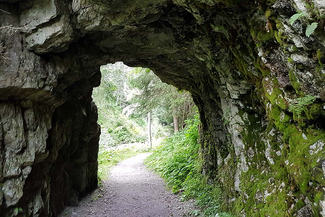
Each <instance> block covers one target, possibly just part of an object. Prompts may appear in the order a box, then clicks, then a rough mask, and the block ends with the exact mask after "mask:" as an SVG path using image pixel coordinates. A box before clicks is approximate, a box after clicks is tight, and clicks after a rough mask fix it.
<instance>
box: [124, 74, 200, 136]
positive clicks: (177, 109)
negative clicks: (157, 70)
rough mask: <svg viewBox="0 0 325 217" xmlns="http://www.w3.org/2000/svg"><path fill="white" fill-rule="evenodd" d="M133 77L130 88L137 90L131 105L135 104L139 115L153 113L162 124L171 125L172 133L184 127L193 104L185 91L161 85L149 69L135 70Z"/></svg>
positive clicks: (191, 111)
mask: <svg viewBox="0 0 325 217" xmlns="http://www.w3.org/2000/svg"><path fill="white" fill-rule="evenodd" d="M132 72H133V73H134V75H135V77H132V79H130V80H129V82H130V86H132V87H134V88H138V89H139V90H140V93H139V94H138V95H135V97H134V98H133V103H137V104H138V107H137V110H136V112H137V113H138V114H139V115H144V114H147V113H148V112H150V111H153V110H154V111H155V114H156V115H157V116H158V118H159V120H160V121H161V122H162V123H165V124H169V123H173V126H174V132H177V131H178V130H179V128H183V127H184V126H185V120H186V119H187V118H188V117H189V116H191V115H193V114H194V109H195V107H194V103H193V100H192V97H191V95H190V94H189V93H188V92H187V91H180V90H178V89H177V88H175V87H174V86H172V85H168V84H166V83H163V82H162V81H161V80H160V79H159V78H158V77H157V76H156V75H155V74H154V73H153V72H152V71H151V70H150V69H146V68H136V69H134V70H133V71H132Z"/></svg>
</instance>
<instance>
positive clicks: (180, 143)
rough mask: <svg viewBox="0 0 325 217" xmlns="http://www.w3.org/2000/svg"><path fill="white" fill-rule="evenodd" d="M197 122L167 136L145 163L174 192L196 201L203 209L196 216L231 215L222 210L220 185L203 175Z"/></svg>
mask: <svg viewBox="0 0 325 217" xmlns="http://www.w3.org/2000/svg"><path fill="white" fill-rule="evenodd" d="M198 123H199V119H198V116H196V117H195V118H194V119H193V120H189V121H188V122H187V127H186V128H185V129H184V130H183V131H181V132H179V133H177V134H175V135H173V136H172V137H170V138H168V139H166V140H165V142H164V143H163V144H162V145H161V146H160V147H158V148H157V149H156V150H155V151H154V152H153V154H152V155H151V156H149V157H148V158H147V160H146V162H145V163H146V164H147V166H148V167H149V168H151V169H153V170H154V171H156V172H157V173H159V174H160V176H161V177H162V178H164V179H165V181H166V183H167V184H168V186H169V187H170V188H171V190H172V191H173V192H174V193H178V192H182V198H183V199H185V200H186V199H194V200H195V201H196V204H197V205H198V206H199V207H200V208H201V210H202V211H201V213H200V214H199V213H196V215H203V216H209V217H210V216H211V217H215V216H219V217H229V216H231V215H229V214H227V213H222V212H221V211H220V204H221V202H220V196H221V190H220V188H219V187H218V184H216V183H208V181H207V179H206V178H205V177H204V176H203V175H202V174H201V160H200V157H199V154H198V153H199V143H198ZM216 214H219V215H216Z"/></svg>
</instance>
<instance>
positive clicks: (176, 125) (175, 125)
mask: <svg viewBox="0 0 325 217" xmlns="http://www.w3.org/2000/svg"><path fill="white" fill-rule="evenodd" d="M173 124H174V133H177V132H178V117H177V115H176V114H175V113H173Z"/></svg>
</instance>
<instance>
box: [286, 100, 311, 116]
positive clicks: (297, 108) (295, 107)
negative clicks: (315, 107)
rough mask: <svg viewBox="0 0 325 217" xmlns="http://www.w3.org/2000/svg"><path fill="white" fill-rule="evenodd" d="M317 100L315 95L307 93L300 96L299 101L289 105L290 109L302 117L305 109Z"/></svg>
mask: <svg viewBox="0 0 325 217" xmlns="http://www.w3.org/2000/svg"><path fill="white" fill-rule="evenodd" d="M315 100H316V97H315V96H310V95H307V96H305V97H301V98H298V99H297V101H296V102H295V103H293V104H291V105H290V106H289V111H291V112H292V113H294V114H296V115H297V116H298V117H301V114H302V112H303V111H304V109H305V108H306V107H307V106H308V105H310V104H312V103H313V102H314V101H315Z"/></svg>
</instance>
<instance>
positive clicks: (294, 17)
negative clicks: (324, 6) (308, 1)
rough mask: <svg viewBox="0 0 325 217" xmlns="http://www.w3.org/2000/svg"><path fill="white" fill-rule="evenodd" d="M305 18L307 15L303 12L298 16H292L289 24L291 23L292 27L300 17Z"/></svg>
mask: <svg viewBox="0 0 325 217" xmlns="http://www.w3.org/2000/svg"><path fill="white" fill-rule="evenodd" d="M303 16H305V14H304V13H303V12H301V13H296V14H294V15H292V16H291V17H290V19H289V23H290V25H293V24H294V22H296V21H297V20H298V19H299V18H300V17H303Z"/></svg>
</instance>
